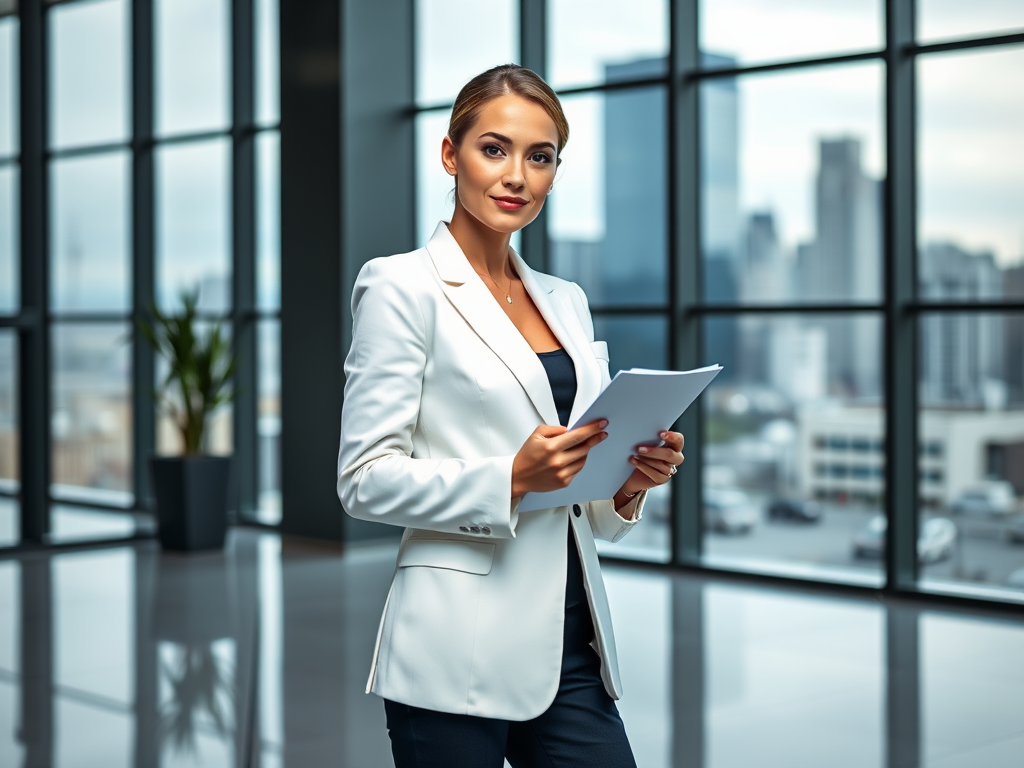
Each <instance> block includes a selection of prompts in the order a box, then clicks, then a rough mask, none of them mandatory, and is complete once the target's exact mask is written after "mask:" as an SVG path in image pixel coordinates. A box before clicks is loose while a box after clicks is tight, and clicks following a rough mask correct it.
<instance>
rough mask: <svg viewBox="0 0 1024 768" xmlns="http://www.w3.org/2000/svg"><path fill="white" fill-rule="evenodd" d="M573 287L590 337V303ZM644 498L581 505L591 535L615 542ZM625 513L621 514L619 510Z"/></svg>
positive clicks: (636, 518) (631, 522)
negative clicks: (618, 504)
mask: <svg viewBox="0 0 1024 768" xmlns="http://www.w3.org/2000/svg"><path fill="white" fill-rule="evenodd" d="M572 287H573V288H574V289H575V290H574V293H575V296H574V297H573V306H574V307H575V309H576V314H577V315H578V316H579V319H580V325H582V326H583V331H584V332H585V333H586V334H587V341H591V342H592V341H593V340H594V321H593V319H592V318H591V316H590V305H589V304H588V303H587V295H586V294H585V293H584V292H583V289H582V288H580V287H579V286H578V285H577V284H576V283H572ZM646 500H647V491H641V492H640V493H638V494H637V495H636V496H634V497H633V498H632V499H631V500H630V502H629V503H628V504H626V506H624V507H623V508H622V509H621V510H619V511H616V509H615V504H614V502H613V501H612V500H611V499H607V500H604V499H602V500H600V501H590V502H587V503H586V504H584V505H583V507H584V509H585V510H586V512H587V517H588V518H589V519H590V527H591V529H592V530H593V531H594V537H595V538H598V539H603V540H604V541H610V542H613V543H614V542H616V541H619V540H620V539H621V538H622V537H623V536H625V535H626V534H627V533H629V532H630V531H631V530H633V526H634V525H636V524H637V523H639V522H640V520H641V519H642V518H643V511H644V502H645V501H646ZM623 512H624V513H625V514H626V517H623V514H622V513H623Z"/></svg>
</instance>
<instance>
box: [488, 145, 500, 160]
mask: <svg viewBox="0 0 1024 768" xmlns="http://www.w3.org/2000/svg"><path fill="white" fill-rule="evenodd" d="M484 154H487V155H490V156H491V157H499V156H500V155H501V147H499V146H498V145H497V144H489V145H487V146H486V147H484Z"/></svg>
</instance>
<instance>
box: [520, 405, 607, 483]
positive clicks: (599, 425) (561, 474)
mask: <svg viewBox="0 0 1024 768" xmlns="http://www.w3.org/2000/svg"><path fill="white" fill-rule="evenodd" d="M607 426H608V422H607V421H606V420H604V419H601V420H600V421H593V422H591V423H590V424H585V425H584V426H582V427H577V428H576V429H573V430H567V429H566V428H565V427H551V426H548V425H546V424H545V425H543V426H540V427H537V428H536V429H535V430H533V434H532V435H530V436H529V437H528V438H526V442H525V443H523V447H522V448H520V449H519V452H518V453H517V454H516V457H515V459H514V460H513V461H512V498H517V497H519V496H522V495H523V494H525V493H527V492H530V491H557V490H558V489H559V488H565V487H566V486H567V485H568V484H569V483H570V482H572V479H573V478H574V477H575V476H576V473H577V472H579V471H580V470H581V469H583V464H584V463H585V462H586V460H587V454H588V453H590V449H591V448H593V447H594V446H595V445H597V444H598V443H600V442H601V441H602V440H604V439H605V438H606V437H608V433H607V432H605V431H604V428H605V427H607Z"/></svg>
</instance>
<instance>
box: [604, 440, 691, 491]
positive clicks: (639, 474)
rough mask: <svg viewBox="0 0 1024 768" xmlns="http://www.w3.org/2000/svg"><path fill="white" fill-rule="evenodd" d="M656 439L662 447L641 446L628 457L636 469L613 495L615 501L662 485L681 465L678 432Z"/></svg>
mask: <svg viewBox="0 0 1024 768" xmlns="http://www.w3.org/2000/svg"><path fill="white" fill-rule="evenodd" d="M658 437H660V438H661V439H662V440H664V442H665V444H664V445H661V446H653V445H641V446H639V447H638V448H637V452H636V455H634V456H630V457H629V461H630V463H632V464H633V466H634V467H636V469H634V470H633V474H632V475H630V476H629V479H628V480H626V482H625V483H623V484H622V488H620V489H619V492H618V493H616V494H615V496H616V501H617V500H618V498H619V497H620V496H623V497H624V496H632V495H634V494H637V493H639V492H640V491H646V490H648V489H650V488H653V487H654V486H656V485H664V484H665V483H667V482H668V481H669V479H671V477H672V476H673V475H674V474H675V473H676V472H677V468H678V467H679V465H680V464H682V463H683V436H682V435H681V434H679V433H678V432H668V431H666V432H662V433H660V434H659V435H658ZM618 506H619V505H618V504H616V507H618Z"/></svg>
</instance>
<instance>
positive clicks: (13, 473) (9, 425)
mask: <svg viewBox="0 0 1024 768" xmlns="http://www.w3.org/2000/svg"><path fill="white" fill-rule="evenodd" d="M19 477H21V475H20V472H19V470H18V333H17V331H14V330H12V329H10V328H5V329H3V330H0V493H16V492H17V490H18V478H19ZM0 517H3V515H0ZM6 527H7V524H5V523H4V522H0V531H2V530H3V529H4V528H6ZM2 541H3V534H2V533H0V542H2Z"/></svg>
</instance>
